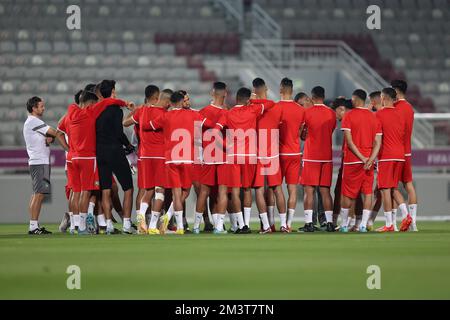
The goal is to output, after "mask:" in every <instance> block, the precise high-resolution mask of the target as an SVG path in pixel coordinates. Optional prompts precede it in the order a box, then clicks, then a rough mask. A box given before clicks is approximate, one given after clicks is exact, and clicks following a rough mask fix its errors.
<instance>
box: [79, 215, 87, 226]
mask: <svg viewBox="0 0 450 320" xmlns="http://www.w3.org/2000/svg"><path fill="white" fill-rule="evenodd" d="M86 217H87V213H86V212H80V230H84V229H86Z"/></svg>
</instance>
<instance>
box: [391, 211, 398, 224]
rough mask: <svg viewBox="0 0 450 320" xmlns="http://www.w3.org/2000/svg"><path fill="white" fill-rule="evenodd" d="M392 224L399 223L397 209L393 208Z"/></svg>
mask: <svg viewBox="0 0 450 320" xmlns="http://www.w3.org/2000/svg"><path fill="white" fill-rule="evenodd" d="M392 224H393V225H394V226H396V225H397V209H392Z"/></svg>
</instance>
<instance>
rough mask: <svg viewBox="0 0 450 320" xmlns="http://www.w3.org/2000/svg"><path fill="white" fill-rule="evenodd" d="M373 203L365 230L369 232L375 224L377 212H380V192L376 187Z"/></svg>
mask: <svg viewBox="0 0 450 320" xmlns="http://www.w3.org/2000/svg"><path fill="white" fill-rule="evenodd" d="M374 195H375V202H374V204H373V207H372V213H371V215H370V218H369V221H368V222H367V230H368V231H371V230H372V229H373V225H374V223H375V219H376V218H377V215H378V212H379V211H380V208H381V204H382V200H381V192H380V190H379V189H378V187H377V188H376V189H375V192H374Z"/></svg>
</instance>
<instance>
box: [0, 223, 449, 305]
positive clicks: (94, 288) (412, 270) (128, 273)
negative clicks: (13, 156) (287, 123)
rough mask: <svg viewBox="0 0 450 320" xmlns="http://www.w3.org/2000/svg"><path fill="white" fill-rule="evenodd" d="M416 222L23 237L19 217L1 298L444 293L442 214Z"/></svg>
mask: <svg viewBox="0 0 450 320" xmlns="http://www.w3.org/2000/svg"><path fill="white" fill-rule="evenodd" d="M418 226H419V228H420V232H419V233H395V234H376V233H368V234H357V233H354V234H339V233H336V234H328V233H323V232H320V233H315V234H298V233H292V234H288V235H286V234H280V233H276V234H269V235H258V234H252V235H239V236H237V235H224V236H216V235H212V234H201V235H184V236H176V235H166V236H126V235H111V236H105V235H101V236H71V235H68V234H58V233H56V234H53V235H49V236H28V235H24V231H26V229H27V226H26V225H0V260H1V263H0V299H450V289H449V288H450V223H448V222H422V223H419V224H418ZM297 227H298V223H297ZM56 228H57V226H56V225H51V226H50V228H48V229H50V230H52V231H56ZM69 265H78V266H79V267H80V268H81V289H80V290H68V289H67V287H66V280H67V278H68V277H69V275H68V274H66V269H67V267H68V266H69ZM369 265H378V266H379V267H380V268H381V289H380V290H376V289H375V290H369V289H368V288H367V285H366V281H367V278H368V277H369V276H370V275H369V274H367V267H368V266H369Z"/></svg>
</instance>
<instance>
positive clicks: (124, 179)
mask: <svg viewBox="0 0 450 320" xmlns="http://www.w3.org/2000/svg"><path fill="white" fill-rule="evenodd" d="M97 165H98V175H99V180H100V189H102V190H105V189H111V186H112V177H113V174H114V175H115V176H116V178H117V180H118V181H119V184H120V185H121V187H122V190H123V191H127V190H129V189H132V188H133V178H132V176H131V169H130V164H129V162H128V159H127V157H126V155H125V151H124V150H123V148H122V146H120V147H116V146H103V145H97Z"/></svg>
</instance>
